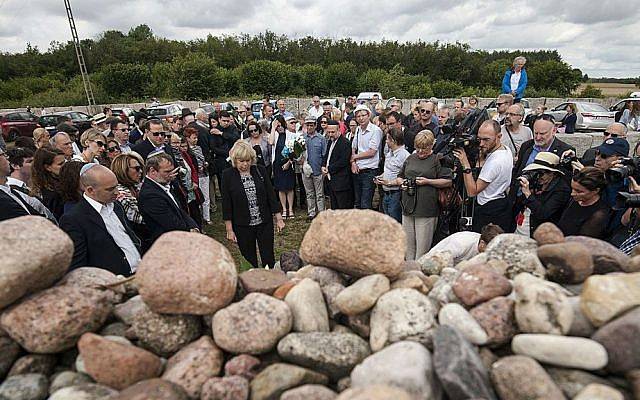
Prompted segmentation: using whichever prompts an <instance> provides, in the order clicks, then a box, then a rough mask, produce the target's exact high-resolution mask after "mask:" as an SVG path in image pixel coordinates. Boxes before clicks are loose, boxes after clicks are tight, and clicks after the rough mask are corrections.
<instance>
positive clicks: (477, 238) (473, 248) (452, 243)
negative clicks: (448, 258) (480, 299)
mask: <svg viewBox="0 0 640 400" xmlns="http://www.w3.org/2000/svg"><path fill="white" fill-rule="evenodd" d="M501 233H504V231H503V230H502V228H500V227H499V226H498V225H494V224H489V225H486V226H484V227H483V228H482V232H481V233H477V232H466V231H462V232H456V233H454V234H453V235H449V236H447V237H446V238H444V239H442V240H441V241H440V242H438V244H436V245H435V246H433V247H432V248H431V250H429V253H427V254H433V253H440V252H444V251H446V252H449V253H450V254H451V255H452V256H453V264H454V265H457V264H459V263H460V262H462V261H465V260H469V259H471V258H473V257H475V256H477V255H478V254H479V253H484V250H485V249H486V248H487V245H488V244H489V242H490V241H491V240H493V238H494V237H496V236H498V235H499V234H501Z"/></svg>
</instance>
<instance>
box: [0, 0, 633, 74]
mask: <svg viewBox="0 0 640 400" xmlns="http://www.w3.org/2000/svg"><path fill="white" fill-rule="evenodd" d="M72 7H73V12H74V16H75V18H76V26H77V28H78V33H79V35H80V37H81V38H84V37H94V38H95V37H97V36H98V35H100V33H101V32H103V31H105V30H114V29H115V30H121V31H123V32H125V33H126V32H127V31H128V30H129V29H130V28H132V27H134V26H137V25H139V24H142V23H146V24H147V25H149V26H151V28H152V29H153V30H154V32H155V33H156V34H157V35H158V36H163V37H167V38H171V39H180V40H191V39H196V38H205V37H206V36H207V35H208V34H212V35H216V36H222V35H234V34H240V33H249V34H256V33H260V32H264V31H265V30H271V31H273V32H276V33H277V34H285V35H287V36H289V37H291V38H300V37H305V36H314V37H328V38H332V39H339V38H344V37H348V38H351V39H353V40H356V41H360V40H364V41H379V40H382V39H383V38H384V39H387V40H399V41H406V40H410V41H415V40H423V41H429V42H430V41H435V40H439V41H441V42H455V41H460V42H464V43H469V44H470V45H471V47H472V48H475V49H484V50H493V49H557V50H558V51H559V53H560V54H561V55H562V57H563V58H564V59H565V61H567V62H568V63H569V64H571V65H573V66H574V67H575V68H580V69H581V70H582V71H583V72H585V73H588V74H589V75H590V76H603V75H604V76H613V77H631V76H640V63H638V62H637V60H636V55H637V54H639V52H640V45H639V44H638V43H639V42H638V40H636V36H637V31H638V28H639V24H638V22H637V21H638V20H639V19H640V9H639V8H638V7H636V6H635V4H634V2H629V1H628V0H561V1H557V0H535V1H532V0H526V1H521V2H517V3H516V2H505V1H500V0H461V1H458V2H451V1H450V0H431V1H425V0H403V1H400V2H396V3H395V4H394V3H389V2H386V1H382V0H369V1H364V2H319V1H315V2H314V1H309V0H267V1H257V0H248V1H222V2H213V3H212V2H210V1H206V0H189V1H186V0H128V1H127V0H125V1H122V2H120V3H105V2H104V1H101V0H100V1H98V0H82V1H78V0H72ZM70 36H71V35H70V32H69V27H68V23H67V18H66V13H65V10H64V6H63V4H62V2H58V1H52V0H4V1H3V0H0V51H3V52H16V51H23V50H24V48H25V46H26V43H27V42H29V43H31V44H32V45H37V46H38V47H39V48H40V49H43V50H44V49H47V48H48V47H49V43H50V42H51V41H54V40H55V41H60V42H65V41H67V40H69V39H70Z"/></svg>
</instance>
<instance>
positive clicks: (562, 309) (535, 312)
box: [514, 273, 573, 335]
mask: <svg viewBox="0 0 640 400" xmlns="http://www.w3.org/2000/svg"><path fill="white" fill-rule="evenodd" d="M514 284H515V285H514V287H515V293H516V307H515V312H516V321H517V322H518V327H519V328H520V331H521V332H526V333H551V334H558V335H564V334H566V333H568V332H569V329H570V328H571V323H572V322H573V307H572V306H571V303H569V300H568V296H567V295H566V292H565V290H564V289H563V288H562V286H560V285H558V284H557V283H553V282H549V281H545V280H543V279H540V278H537V277H535V276H533V275H531V274H526V273H522V274H519V275H518V276H516V279H515V280H514Z"/></svg>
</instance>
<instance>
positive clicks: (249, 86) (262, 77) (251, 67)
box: [240, 60, 291, 95]
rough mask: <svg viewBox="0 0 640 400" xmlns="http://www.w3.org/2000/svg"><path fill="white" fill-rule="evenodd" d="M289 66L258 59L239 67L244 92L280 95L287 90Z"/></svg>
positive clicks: (288, 86) (288, 85)
mask: <svg viewBox="0 0 640 400" xmlns="http://www.w3.org/2000/svg"><path fill="white" fill-rule="evenodd" d="M289 75H290V67H289V66H288V65H286V64H283V63H281V62H278V61H268V60H258V61H251V62H248V63H246V64H244V65H242V66H241V67H240V77H241V79H242V90H243V92H244V93H255V94H260V95H266V94H269V95H282V94H285V93H287V92H288V91H289V88H290V87H291V82H290V79H289Z"/></svg>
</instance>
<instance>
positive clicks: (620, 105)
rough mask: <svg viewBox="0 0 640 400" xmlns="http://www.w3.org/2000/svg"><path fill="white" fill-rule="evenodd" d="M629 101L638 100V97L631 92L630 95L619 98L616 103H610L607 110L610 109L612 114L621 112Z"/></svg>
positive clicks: (639, 98)
mask: <svg viewBox="0 0 640 400" xmlns="http://www.w3.org/2000/svg"><path fill="white" fill-rule="evenodd" d="M634 93H640V92H634ZM630 101H631V102H635V101H640V97H636V96H633V93H631V97H628V98H626V99H623V100H620V101H619V102H617V103H616V104H614V105H612V106H611V107H609V111H612V112H613V113H614V114H615V113H619V112H622V110H624V107H625V105H626V104H627V102H630Z"/></svg>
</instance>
